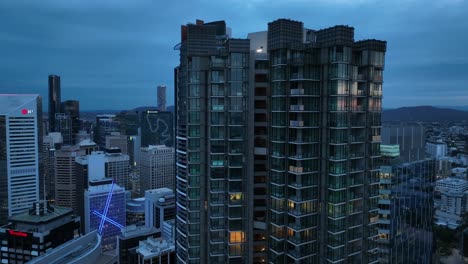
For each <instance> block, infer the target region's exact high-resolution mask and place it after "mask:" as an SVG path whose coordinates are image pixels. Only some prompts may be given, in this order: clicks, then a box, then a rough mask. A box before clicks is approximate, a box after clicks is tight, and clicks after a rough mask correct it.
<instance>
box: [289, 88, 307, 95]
mask: <svg viewBox="0 0 468 264" xmlns="http://www.w3.org/2000/svg"><path fill="white" fill-rule="evenodd" d="M303 94H304V89H291V95H303Z"/></svg>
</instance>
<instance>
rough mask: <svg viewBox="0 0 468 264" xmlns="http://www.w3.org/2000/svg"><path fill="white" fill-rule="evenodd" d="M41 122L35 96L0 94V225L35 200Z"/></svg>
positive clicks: (40, 102) (40, 109)
mask: <svg viewBox="0 0 468 264" xmlns="http://www.w3.org/2000/svg"><path fill="white" fill-rule="evenodd" d="M41 125H42V99H41V97H40V96H39V95H32V94H28V95H21V94H2V95H0V224H4V223H5V222H6V221H7V218H8V217H9V216H12V215H16V214H19V213H22V212H24V211H26V210H29V209H30V208H31V206H32V204H33V203H34V202H36V201H37V200H39V185H40V184H39V182H40V178H39V175H40V169H41V166H40V161H39V151H40V148H41V147H42V143H41V141H42V135H41V134H42V130H41V128H40V126H41Z"/></svg>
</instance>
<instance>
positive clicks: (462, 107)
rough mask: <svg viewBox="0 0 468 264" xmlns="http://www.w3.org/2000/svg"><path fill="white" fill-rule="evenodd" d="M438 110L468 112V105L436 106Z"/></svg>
mask: <svg viewBox="0 0 468 264" xmlns="http://www.w3.org/2000/svg"><path fill="white" fill-rule="evenodd" d="M434 107H437V108H448V109H454V110H460V111H468V105H455V106H454V105H435V106H434Z"/></svg>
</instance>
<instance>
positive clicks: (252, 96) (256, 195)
mask: <svg viewBox="0 0 468 264" xmlns="http://www.w3.org/2000/svg"><path fill="white" fill-rule="evenodd" d="M267 37H268V32H267V31H261V32H256V33H250V34H249V35H248V37H247V38H248V39H250V50H251V51H250V68H251V69H253V70H252V71H251V72H250V78H251V83H252V84H253V88H250V89H249V94H248V95H249V101H248V109H255V110H254V114H253V115H249V118H253V124H254V128H253V137H249V145H248V146H249V149H253V150H254V151H253V152H254V157H253V160H254V162H253V163H250V166H251V167H250V168H249V171H253V181H251V182H249V183H247V184H249V185H250V186H253V194H252V195H251V196H250V199H251V200H253V201H250V204H251V205H253V208H252V209H253V225H251V226H250V228H252V230H251V231H250V232H251V233H252V234H253V235H252V236H251V237H249V238H248V239H252V243H253V245H254V246H253V256H252V257H253V261H252V262H253V263H262V262H266V260H267V259H268V250H267V248H268V240H267V237H268V229H267V214H268V210H267V201H268V199H267V198H268V197H267V190H268V182H267V178H268V169H267V166H268V153H269V151H268V120H269V116H270V114H269V111H268V95H269V93H270V88H269V83H268V82H269V79H268V78H269V77H268V76H269V75H268V67H269V62H268V56H267V50H268V42H267V40H268V39H267ZM249 122H252V120H250V121H249Z"/></svg>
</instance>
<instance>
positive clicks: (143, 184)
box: [138, 145, 175, 194]
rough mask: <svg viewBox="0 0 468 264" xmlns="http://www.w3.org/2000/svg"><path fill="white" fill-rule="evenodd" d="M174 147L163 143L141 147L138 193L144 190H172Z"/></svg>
mask: <svg viewBox="0 0 468 264" xmlns="http://www.w3.org/2000/svg"><path fill="white" fill-rule="evenodd" d="M174 154H175V153H174V148H171V147H166V146H164V145H157V146H153V145H150V146H148V147H144V148H141V152H140V163H139V165H138V167H139V169H140V193H141V194H143V193H144V192H145V191H146V190H152V189H158V188H169V189H172V190H174V181H175V166H174V159H175V156H174Z"/></svg>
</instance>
